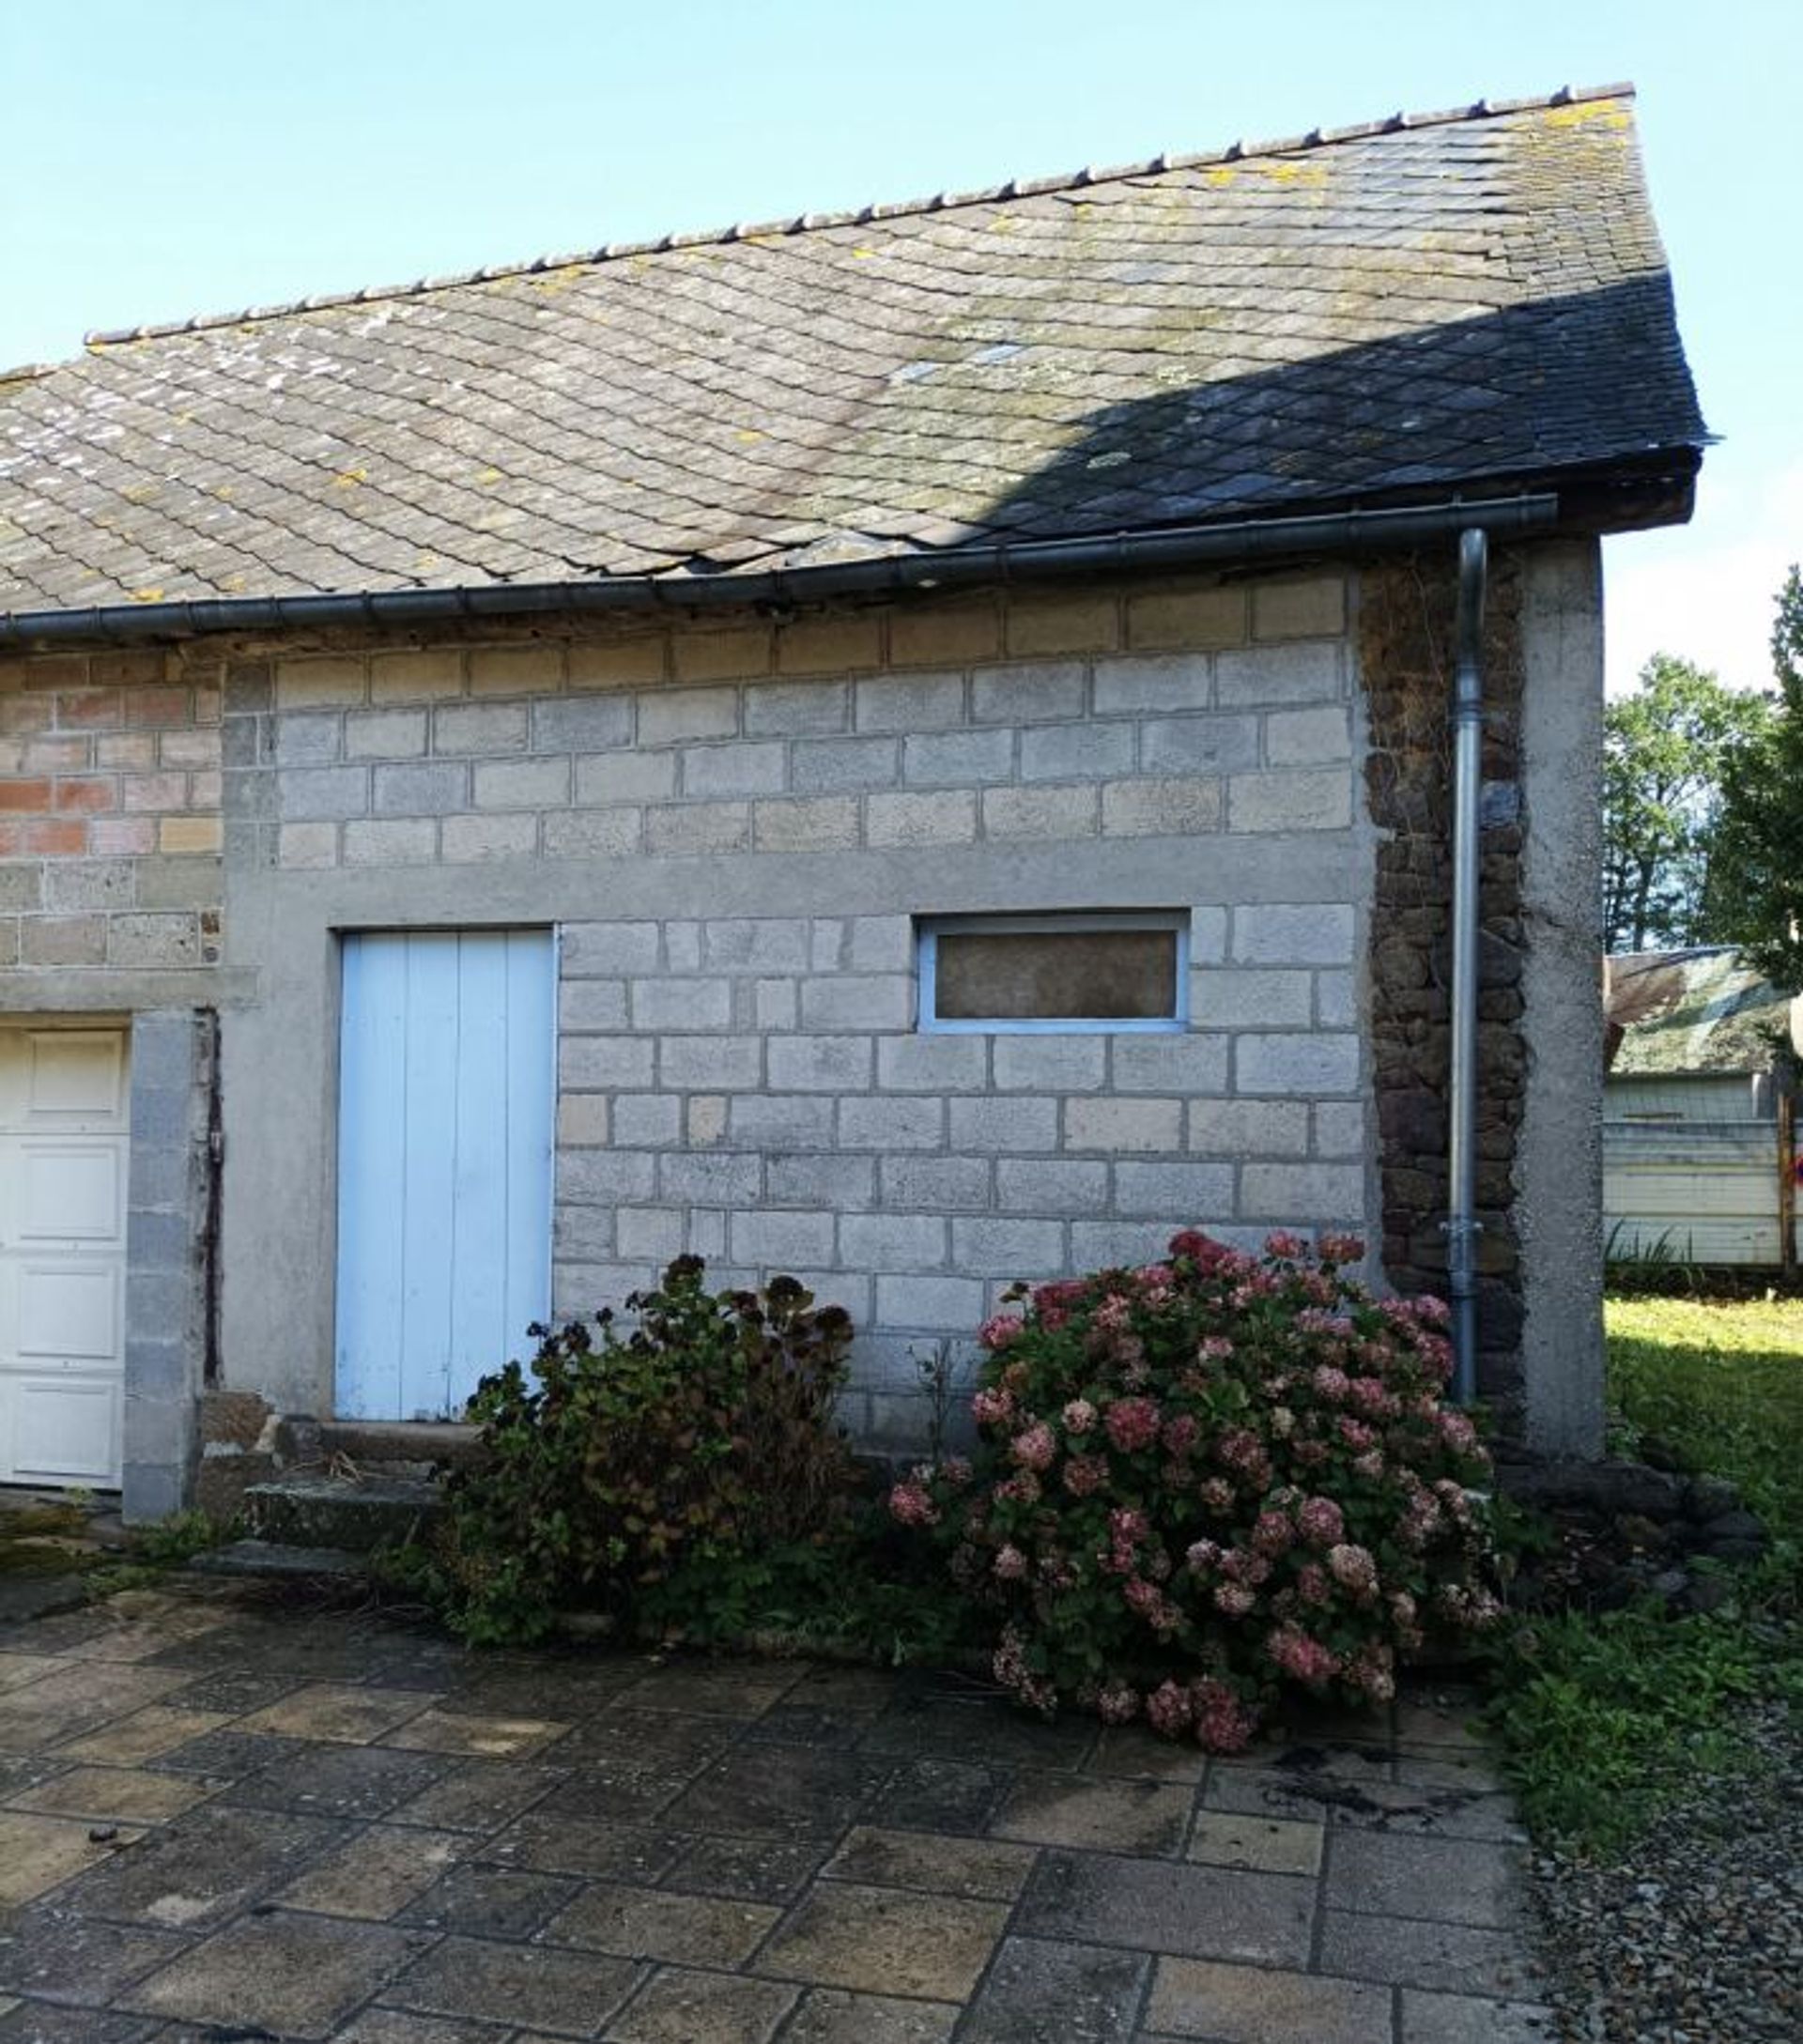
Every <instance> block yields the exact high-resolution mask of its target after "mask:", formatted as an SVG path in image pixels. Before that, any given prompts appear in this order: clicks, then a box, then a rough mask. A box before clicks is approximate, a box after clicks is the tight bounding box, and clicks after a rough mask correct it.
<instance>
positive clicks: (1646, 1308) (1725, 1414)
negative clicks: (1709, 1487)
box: [1609, 1299, 1803, 1532]
mask: <svg viewBox="0 0 1803 2044" xmlns="http://www.w3.org/2000/svg"><path fill="white" fill-rule="evenodd" d="M1609 1391H1610V1406H1611V1407H1612V1409H1613V1410H1614V1411H1615V1412H1616V1413H1617V1414H1618V1415H1619V1416H1620V1420H1621V1422H1622V1424H1621V1428H1620V1432H1621V1436H1622V1441H1621V1445H1622V1446H1623V1447H1625V1448H1626V1451H1627V1452H1630V1453H1631V1452H1633V1451H1634V1449H1635V1448H1636V1447H1637V1446H1638V1444H1639V1442H1640V1440H1641V1439H1642V1438H1644V1437H1648V1436H1652V1437H1656V1438H1657V1439H1659V1440H1661V1441H1664V1442H1666V1443H1667V1444H1668V1445H1669V1446H1671V1447H1672V1448H1674V1449H1676V1450H1677V1452H1679V1454H1680V1455H1682V1456H1683V1458H1684V1460H1685V1461H1686V1463H1687V1465H1688V1466H1689V1467H1691V1468H1699V1469H1707V1470H1708V1471H1709V1472H1710V1473H1711V1474H1712V1475H1715V1476H1727V1477H1732V1478H1733V1479H1734V1482H1735V1483H1738V1484H1739V1485H1740V1487H1741V1490H1742V1492H1743V1493H1744V1494H1745V1496H1746V1498H1747V1502H1748V1504H1749V1507H1750V1508H1751V1510H1753V1511H1755V1512H1757V1513H1759V1514H1761V1515H1762V1516H1763V1517H1764V1518H1765V1519H1766V1520H1767V1522H1768V1523H1770V1524H1771V1525H1772V1526H1773V1529H1774V1530H1775V1531H1778V1530H1784V1531H1789V1532H1795V1531H1796V1530H1797V1529H1798V1521H1799V1514H1803V1299H1753V1300H1748V1301H1744V1302H1737V1303H1734V1304H1727V1305H1717V1304H1712V1303H1708V1302H1706V1301H1703V1300H1700V1299H1610V1302H1609Z"/></svg>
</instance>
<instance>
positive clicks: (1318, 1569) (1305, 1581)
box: [1296, 1561, 1333, 1606]
mask: <svg viewBox="0 0 1803 2044" xmlns="http://www.w3.org/2000/svg"><path fill="white" fill-rule="evenodd" d="M1296 1594H1297V1595H1298V1596H1299V1597H1300V1598H1301V1599H1302V1602H1303V1603H1304V1604H1309V1605H1314V1606H1321V1605H1324V1604H1331V1603H1332V1602H1333V1587H1332V1585H1331V1584H1330V1583H1329V1582H1328V1579H1327V1571H1326V1570H1325V1569H1324V1568H1323V1567H1322V1566H1321V1564H1320V1563H1319V1562H1318V1561H1304V1562H1303V1563H1302V1567H1301V1568H1299V1569H1298V1570H1297V1571H1296Z"/></svg>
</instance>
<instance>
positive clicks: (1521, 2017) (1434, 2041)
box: [1401, 1988, 1557, 2044]
mask: <svg viewBox="0 0 1803 2044" xmlns="http://www.w3.org/2000/svg"><path fill="white" fill-rule="evenodd" d="M1556 2035H1557V2030H1556V2026H1555V2019H1554V2017H1553V2012H1552V2010H1551V2009H1550V2008H1549V2007H1548V2006H1546V2005H1545V2003H1543V2002H1489V2001H1479V2000H1477V1999H1476V1998H1475V1997H1474V1996H1472V1995H1469V1994H1427V1993H1423V1992H1422V1991H1421V1990H1419V1989H1417V1988H1404V1989H1403V1990H1402V2030H1401V2044H1553V2038H1554V2037H1555V2036H1556Z"/></svg>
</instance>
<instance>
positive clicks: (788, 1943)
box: [757, 1882, 1008, 2001]
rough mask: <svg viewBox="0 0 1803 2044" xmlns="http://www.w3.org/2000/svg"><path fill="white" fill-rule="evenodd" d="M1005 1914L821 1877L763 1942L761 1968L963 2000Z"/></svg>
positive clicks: (991, 1905) (785, 1975)
mask: <svg viewBox="0 0 1803 2044" xmlns="http://www.w3.org/2000/svg"><path fill="white" fill-rule="evenodd" d="M1007 1921H1008V1912H1007V1910H1006V1909H1005V1908H1003V1907H1002V1906H1001V1905H1000V1904H999V1903H996V1902H969V1901H963V1900H960V1899H957V1898H953V1897H950V1896H938V1895H912V1894H907V1893H905V1892H903V1891H902V1890H901V1889H897V1888H868V1887H855V1886H853V1885H851V1884H850V1883H838V1882H823V1883H820V1884H819V1885H818V1886H817V1887H815V1888H814V1889H813V1890H812V1892H811V1893H810V1894H809V1895H808V1896H807V1897H806V1898H804V1899H803V1900H802V1901H801V1902H800V1903H799V1904H798V1905H797V1906H796V1908H795V1910H794V1913H792V1914H791V1915H790V1916H789V1918H788V1919H787V1920H786V1921H785V1922H784V1924H783V1926H782V1928H781V1929H779V1930H778V1932H777V1934H776V1935H775V1936H774V1937H773V1938H772V1939H771V1940H770V1942H769V1944H767V1945H765V1947H764V1949H763V1952H762V1953H761V1954H760V1955H759V1958H758V1963H757V1971H758V1972H759V1973H760V1974H768V1975H776V1976H777V1977H778V1978H782V1979H790V1980H807V1981H814V1982H818V1983H820V1984H822V1985H823V1986H826V1987H843V1988H857V1989H862V1990H866V1991H868V1992H875V1993H885V1992H886V1993H899V1994H917V1995H919V1996H921V1997H922V1998H924V1999H926V2000H930V2001H963V2000H964V1999H965V1998H966V1997H967V1996H968V1995H969V1994H970V1992H971V1990H972V1989H973V1988H975V1986H976V1984H977V1981H978V1977H979V1975H980V1974H981V1972H982V1970H983V1968H984V1966H985V1965H986V1964H987V1963H988V1961H989V1957H990V1954H991V1952H992V1951H993V1950H994V1946H995V1942H996V1940H997V1939H998V1938H999V1937H1000V1936H1001V1933H1002V1929H1003V1926H1004V1925H1005V1924H1006V1923H1007Z"/></svg>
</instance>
